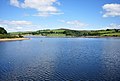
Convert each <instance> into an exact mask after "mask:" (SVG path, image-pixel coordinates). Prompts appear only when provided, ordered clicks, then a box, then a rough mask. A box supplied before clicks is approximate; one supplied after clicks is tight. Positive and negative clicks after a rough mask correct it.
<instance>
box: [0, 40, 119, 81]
mask: <svg viewBox="0 0 120 81" xmlns="http://www.w3.org/2000/svg"><path fill="white" fill-rule="evenodd" d="M119 80H120V39H119V38H31V40H24V41H12V42H0V81H119Z"/></svg>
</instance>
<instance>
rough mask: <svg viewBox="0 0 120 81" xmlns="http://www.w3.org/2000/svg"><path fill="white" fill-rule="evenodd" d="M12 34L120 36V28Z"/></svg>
mask: <svg viewBox="0 0 120 81" xmlns="http://www.w3.org/2000/svg"><path fill="white" fill-rule="evenodd" d="M10 34H12V35H17V34H21V35H39V36H47V37H81V36H84V37H85V36H93V37H94V36H98V37H120V29H106V30H70V29H64V28H61V29H52V30H51V29H46V30H38V31H30V32H13V33H10Z"/></svg>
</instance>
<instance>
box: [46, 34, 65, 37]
mask: <svg viewBox="0 0 120 81" xmlns="http://www.w3.org/2000/svg"><path fill="white" fill-rule="evenodd" d="M47 36H48V37H65V36H66V35H65V34H48V35H47Z"/></svg>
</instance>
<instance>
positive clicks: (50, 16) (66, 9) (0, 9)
mask: <svg viewBox="0 0 120 81" xmlns="http://www.w3.org/2000/svg"><path fill="white" fill-rule="evenodd" d="M0 26H2V27H4V28H5V29H6V30H8V31H9V32H14V31H35V30H39V29H58V28H68V29H77V30H96V29H107V28H120V1H119V0H0Z"/></svg>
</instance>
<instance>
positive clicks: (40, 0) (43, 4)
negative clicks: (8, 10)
mask: <svg viewBox="0 0 120 81" xmlns="http://www.w3.org/2000/svg"><path fill="white" fill-rule="evenodd" d="M10 3H11V5H13V6H16V7H20V8H30V9H35V10H37V11H38V13H37V15H36V16H49V15H58V14H61V12H60V10H58V9H57V8H56V7H55V6H54V4H56V5H60V2H58V1H57V0H24V2H23V3H20V2H19V1H18V0H10ZM53 13H54V14H53Z"/></svg>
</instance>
